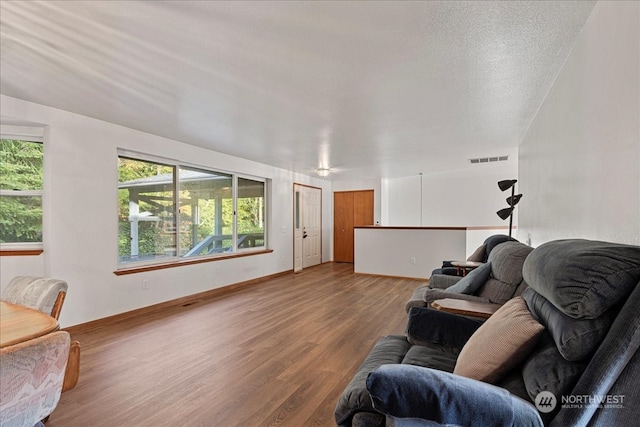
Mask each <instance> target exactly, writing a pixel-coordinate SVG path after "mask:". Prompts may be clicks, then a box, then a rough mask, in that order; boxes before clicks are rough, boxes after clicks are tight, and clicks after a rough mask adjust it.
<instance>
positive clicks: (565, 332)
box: [522, 288, 616, 361]
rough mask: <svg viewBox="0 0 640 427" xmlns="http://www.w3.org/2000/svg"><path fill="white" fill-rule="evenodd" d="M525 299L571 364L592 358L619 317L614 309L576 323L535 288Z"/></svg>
mask: <svg viewBox="0 0 640 427" xmlns="http://www.w3.org/2000/svg"><path fill="white" fill-rule="evenodd" d="M522 296H523V298H524V300H525V301H526V302H527V306H528V307H529V310H531V313H532V314H533V315H534V317H535V318H536V319H537V320H538V321H539V322H540V323H542V324H543V325H544V326H545V327H546V328H547V331H549V333H550V334H551V337H552V338H553V340H554V342H555V344H556V346H557V347H558V351H559V352H560V354H562V356H563V357H564V358H565V359H567V360H569V361H579V360H583V359H585V358H587V357H589V356H591V355H592V354H593V352H595V351H596V349H597V348H598V347H599V346H600V343H601V342H602V340H603V339H604V337H605V336H606V335H607V332H608V331H609V328H610V327H611V324H612V323H613V320H614V318H615V314H616V310H615V309H610V310H608V311H607V312H605V313H604V314H602V315H601V316H599V317H597V318H595V319H574V318H572V317H569V316H567V315H566V314H564V313H562V312H561V311H560V310H558V309H557V308H556V307H555V306H554V305H553V304H551V303H550V302H549V301H548V300H547V299H546V298H545V297H543V296H542V295H540V294H538V293H537V292H536V291H534V290H533V289H532V288H528V289H527V290H526V291H524V293H523V294H522Z"/></svg>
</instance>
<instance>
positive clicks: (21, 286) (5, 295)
mask: <svg viewBox="0 0 640 427" xmlns="http://www.w3.org/2000/svg"><path fill="white" fill-rule="evenodd" d="M66 295H67V282H65V281H63V280H59V279H52V278H48V277H35V276H16V277H14V278H13V279H11V281H10V282H9V284H8V285H7V286H6V287H5V289H4V291H3V292H2V299H3V300H4V301H8V302H12V303H14V304H20V305H24V306H26V307H29V308H33V309H35V310H38V311H41V312H43V313H46V314H49V315H50V316H52V317H54V318H55V319H58V317H59V316H60V310H62V304H63V303H64V298H65V296H66Z"/></svg>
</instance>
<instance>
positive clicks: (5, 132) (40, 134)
mask: <svg viewBox="0 0 640 427" xmlns="http://www.w3.org/2000/svg"><path fill="white" fill-rule="evenodd" d="M44 132H45V129H44V127H39V126H15V125H4V124H2V125H1V127H0V139H9V140H15V141H23V142H28V143H36V144H40V145H42V188H40V189H39V190H3V189H0V197H39V198H40V204H41V206H42V215H41V218H40V230H41V236H42V237H41V239H40V241H39V242H9V243H2V242H0V256H2V255H10V256H16V255H39V254H41V253H42V252H43V251H44V241H45V234H46V233H45V227H44V224H45V220H44V218H45V188H46V187H45V186H46V176H45V158H46V145H45V142H44Z"/></svg>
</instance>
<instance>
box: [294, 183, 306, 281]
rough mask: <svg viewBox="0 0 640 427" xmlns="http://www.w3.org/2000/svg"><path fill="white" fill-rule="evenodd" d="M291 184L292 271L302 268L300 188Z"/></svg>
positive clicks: (301, 188)
mask: <svg viewBox="0 0 640 427" xmlns="http://www.w3.org/2000/svg"><path fill="white" fill-rule="evenodd" d="M303 188H304V187H302V186H300V185H297V184H294V186H293V271H300V270H302V190H303Z"/></svg>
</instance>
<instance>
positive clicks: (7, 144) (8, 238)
mask: <svg viewBox="0 0 640 427" xmlns="http://www.w3.org/2000/svg"><path fill="white" fill-rule="evenodd" d="M42 194H43V147H42V142H40V141H28V140H23V139H11V138H4V137H3V138H1V139H0V248H2V249H16V250H20V249H34V248H37V249H41V248H42Z"/></svg>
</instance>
